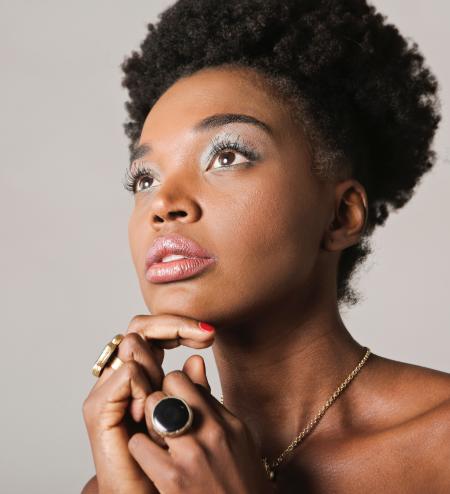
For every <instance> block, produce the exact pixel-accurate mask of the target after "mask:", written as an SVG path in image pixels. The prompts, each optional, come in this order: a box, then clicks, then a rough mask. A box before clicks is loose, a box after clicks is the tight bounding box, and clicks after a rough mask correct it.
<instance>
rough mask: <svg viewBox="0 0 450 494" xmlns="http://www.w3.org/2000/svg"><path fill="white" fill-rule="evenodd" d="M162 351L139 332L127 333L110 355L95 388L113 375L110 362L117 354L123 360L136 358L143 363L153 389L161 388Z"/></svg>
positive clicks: (127, 360) (162, 374)
mask: <svg viewBox="0 0 450 494" xmlns="http://www.w3.org/2000/svg"><path fill="white" fill-rule="evenodd" d="M161 352H162V353H164V350H162V349H161V348H156V347H155V345H153V343H152V342H151V341H148V340H146V339H145V338H144V337H143V336H142V335H140V334H139V333H129V334H126V335H125V336H124V338H123V339H122V341H121V342H120V343H119V345H118V347H117V348H116V350H115V352H114V354H113V355H112V356H111V357H110V359H109V361H108V364H107V365H106V366H105V368H104V369H103V372H102V374H101V375H100V377H99V378H98V381H97V383H96V384H95V386H94V388H97V387H99V386H101V385H102V384H103V383H104V382H105V381H106V380H108V379H109V377H110V376H111V375H112V373H113V372H114V369H113V368H112V367H111V365H110V364H111V362H112V361H113V360H114V358H115V357H116V356H117V357H119V358H120V360H122V362H129V361H130V360H135V361H136V362H138V363H139V364H141V365H142V367H143V368H144V369H145V371H146V373H147V376H148V378H149V380H150V384H151V386H152V389H153V390H155V389H161V384H162V380H163V378H164V372H163V370H162V367H161V359H160V358H158V356H157V355H158V354H159V355H160V353H161Z"/></svg>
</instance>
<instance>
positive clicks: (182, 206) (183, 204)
mask: <svg viewBox="0 0 450 494" xmlns="http://www.w3.org/2000/svg"><path fill="white" fill-rule="evenodd" d="M186 179H187V177H186ZM186 179H185V180H186ZM172 184H173V181H172ZM191 185H192V184H191ZM188 189H193V188H192V187H186V186H184V187H182V188H181V187H176V186H175V185H174V184H173V185H170V184H169V183H168V182H166V183H164V184H162V185H161V186H160V187H158V190H157V192H155V193H154V196H153V200H152V204H151V207H150V223H151V226H152V227H153V228H154V229H155V230H159V229H160V228H161V227H163V225H164V224H165V223H170V222H172V221H178V222H180V223H193V222H195V221H198V220H199V218H200V217H201V208H200V205H199V203H198V202H197V200H196V199H195V197H194V196H193V195H192V193H190V192H189V191H188Z"/></svg>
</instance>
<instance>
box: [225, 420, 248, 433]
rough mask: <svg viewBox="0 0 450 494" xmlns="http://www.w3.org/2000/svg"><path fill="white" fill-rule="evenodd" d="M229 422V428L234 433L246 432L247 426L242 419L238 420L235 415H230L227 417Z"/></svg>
mask: <svg viewBox="0 0 450 494" xmlns="http://www.w3.org/2000/svg"><path fill="white" fill-rule="evenodd" d="M229 424H230V427H231V429H232V430H233V431H234V432H235V433H236V434H245V433H246V432H247V426H246V425H245V424H244V422H242V420H239V419H238V418H237V417H231V418H230V419H229Z"/></svg>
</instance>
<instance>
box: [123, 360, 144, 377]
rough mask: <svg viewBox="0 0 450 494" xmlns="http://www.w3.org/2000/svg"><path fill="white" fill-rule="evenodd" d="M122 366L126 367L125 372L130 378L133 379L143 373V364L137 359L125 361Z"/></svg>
mask: <svg viewBox="0 0 450 494" xmlns="http://www.w3.org/2000/svg"><path fill="white" fill-rule="evenodd" d="M122 367H123V369H124V370H123V372H124V374H125V376H126V377H127V378H128V379H133V378H135V377H136V376H137V375H138V374H140V373H141V366H140V365H139V364H138V363H137V362H136V361H135V360H129V361H128V362H125V363H124V364H123V366H122ZM119 370H120V369H119Z"/></svg>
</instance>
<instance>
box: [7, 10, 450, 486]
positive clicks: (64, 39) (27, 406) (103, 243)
mask: <svg viewBox="0 0 450 494" xmlns="http://www.w3.org/2000/svg"><path fill="white" fill-rule="evenodd" d="M374 3H375V5H376V6H377V7H378V8H379V9H380V10H381V12H383V13H385V14H386V15H387V16H388V19H389V20H390V21H391V22H394V23H395V24H396V25H397V26H398V27H399V28H400V30H401V32H402V33H403V34H404V35H406V36H410V37H412V38H413V39H414V40H416V41H417V42H418V43H419V46H420V47H421V50H422V52H423V53H424V55H425V57H426V59H427V61H428V64H429V65H430V66H431V68H432V69H433V70H434V72H435V74H436V75H437V77H438V79H439V81H440V83H441V87H442V90H441V100H442V104H443V114H444V119H443V122H442V124H441V128H440V130H439V132H438V135H437V138H436V141H435V149H436V150H437V152H438V156H439V159H438V162H437V165H436V167H435V169H434V170H433V171H432V172H431V173H429V174H428V175H426V176H425V177H424V179H423V181H422V183H421V185H420V186H419V188H418V190H417V193H416V194H415V196H414V197H413V199H412V200H411V201H410V203H409V204H407V205H406V206H405V207H404V208H403V209H402V210H400V211H399V212H398V213H394V214H392V215H391V217H390V218H389V220H388V222H387V224H386V226H385V227H384V228H383V229H381V230H380V231H379V232H377V233H376V234H375V237H374V239H373V244H374V247H375V252H374V254H373V255H372V257H371V258H370V259H369V260H368V262H367V263H366V265H365V267H364V269H363V270H361V272H360V284H359V287H360V289H361V290H362V292H363V294H364V300H363V301H362V303H361V304H360V305H359V306H358V307H357V308H353V309H352V310H351V311H348V312H345V313H343V318H344V320H345V322H346V323H347V325H348V327H349V329H350V331H351V332H352V334H353V335H354V337H355V338H356V339H357V340H358V341H359V342H360V343H362V344H365V345H368V346H369V347H370V348H371V349H372V350H373V351H374V352H375V353H378V354H381V355H384V356H386V357H389V358H394V359H396V360H402V361H406V362H412V363H416V364H419V365H423V366H427V367H433V368H436V369H440V370H443V371H446V372H450V361H449V358H448V354H449V352H448V348H449V344H450V335H449V333H450V309H449V302H448V294H449V281H448V280H449V278H450V263H449V260H448V253H449V252H450V228H449V212H450V194H449V179H450V165H449V146H448V142H447V141H446V136H447V134H448V130H449V122H448V117H449V101H450V94H449V91H450V72H449V70H450V65H449V63H448V46H449V41H450V40H449V38H450V33H449V31H448V19H449V14H450V7H449V6H448V2H447V1H446V0H431V1H429V2H424V1H419V0H415V1H412V0H375V2H374ZM169 4H171V2H167V1H159V2H157V1H150V0H146V1H144V0H134V1H133V2H129V1H128V2H125V1H114V2H112V1H106V0H97V1H92V0H89V1H88V0H78V1H77V2H70V1H61V0H41V1H37V0H36V1H32V0H29V1H24V0H10V1H5V0H3V1H0V5H1V13H0V37H1V43H0V56H1V58H0V60H1V77H0V84H1V91H0V95H1V106H0V108H1V111H0V126H1V132H0V135H1V151H0V153H1V163H2V164H1V167H0V174H1V194H0V201H1V207H0V214H1V227H2V230H1V234H2V238H1V247H0V248H1V253H0V269H1V271H0V272H1V277H0V283H1V286H0V289H1V298H0V300H1V311H0V323H1V326H0V327H1V331H2V333H1V334H2V341H1V343H2V351H1V353H2V358H1V364H0V365H1V366H2V368H1V375H2V403H1V407H0V410H1V411H0V414H1V417H0V418H1V422H0V423H1V424H2V432H1V458H0V468H1V471H0V491H1V492H2V493H11V494H12V493H28V492H33V493H46V494H49V493H72V492H73V493H79V492H80V490H81V488H82V486H83V485H84V483H85V482H86V481H87V479H88V478H89V477H90V476H91V475H92V474H93V473H94V468H93V463H92V457H91V452H90V448H89V443H88V439H87V435H86V432H85V428H84V423H83V419H82V412H81V407H82V402H83V400H84V398H85V396H86V395H87V393H88V392H89V390H90V388H91V387H92V385H93V384H94V381H95V378H94V377H93V376H92V375H91V367H92V364H93V362H94V361H95V359H96V358H97V356H98V353H99V351H100V350H101V348H103V346H104V345H105V343H106V342H107V341H109V339H110V338H111V337H112V336H113V335H114V334H116V333H117V332H120V331H122V330H124V329H125V328H126V327H127V326H128V322H129V321H130V319H131V318H132V317H133V316H134V315H135V314H145V313H148V311H147V308H146V307H145V304H144V302H143V300H142V297H141V294H140V291H139V286H138V282H137V279H136V277H135V272H134V268H133V265H132V262H131V256H130V254H129V248H128V238H127V221H128V216H129V213H130V211H131V208H132V206H133V200H132V198H131V196H130V195H129V194H128V193H127V192H126V191H125V190H124V189H123V188H122V185H121V180H122V177H123V173H124V170H125V167H126V164H127V159H128V151H127V144H128V142H127V140H126V138H125V136H124V134H123V130H122V123H123V122H124V121H125V119H126V114H125V109H124V101H125V99H126V97H127V95H126V92H125V90H123V89H122V88H121V86H120V80H121V77H122V76H121V73H120V69H119V64H120V63H121V61H122V60H123V58H124V57H125V56H126V55H128V54H129V53H130V52H131V50H132V49H137V48H138V45H139V43H140V41H141V40H142V39H143V38H144V36H145V34H146V25H147V22H150V21H155V20H156V15H157V13H159V12H161V11H162V10H163V9H164V8H165V7H166V6H168V5H169ZM194 352H195V353H200V354H202V355H203V356H204V357H205V358H206V360H207V364H208V374H209V378H210V381H211V383H212V386H213V393H214V394H216V396H218V395H219V394H220V386H219V383H218V379H217V373H216V369H215V366H214V362H213V359H212V353H211V351H210V349H207V350H199V351H195V350H191V349H188V348H178V349H174V350H170V351H168V353H167V355H166V360H165V363H164V369H165V371H166V372H167V371H169V370H172V369H176V368H181V366H182V364H183V362H184V360H185V359H186V358H187V356H188V355H190V354H192V353H194Z"/></svg>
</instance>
